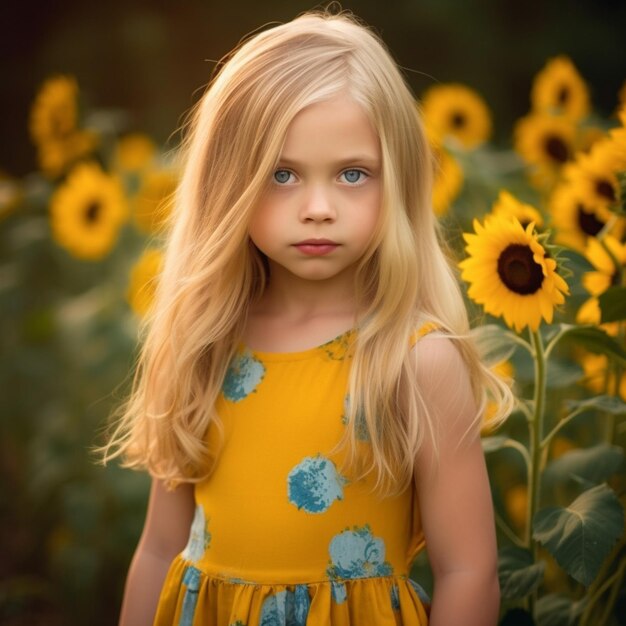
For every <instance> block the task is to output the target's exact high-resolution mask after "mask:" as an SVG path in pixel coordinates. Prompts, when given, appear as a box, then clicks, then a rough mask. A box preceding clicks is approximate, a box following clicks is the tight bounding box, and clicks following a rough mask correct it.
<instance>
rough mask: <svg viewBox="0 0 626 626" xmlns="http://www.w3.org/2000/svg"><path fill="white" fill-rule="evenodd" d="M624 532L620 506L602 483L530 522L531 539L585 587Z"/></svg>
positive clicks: (610, 491) (544, 512) (547, 509)
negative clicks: (540, 544) (567, 503)
mask: <svg viewBox="0 0 626 626" xmlns="http://www.w3.org/2000/svg"><path fill="white" fill-rule="evenodd" d="M623 528H624V510H623V508H622V505H621V503H620V501H619V500H618V499H617V497H616V496H615V493H613V490H612V489H610V488H609V487H608V486H607V485H606V484H605V483H603V484H602V485H598V486H597V487H593V488H592V489H589V490H587V491H585V492H583V493H582V494H581V495H580V496H578V498H576V499H575V500H574V501H573V502H572V503H571V504H570V505H569V506H568V507H567V508H563V507H558V506H553V507H548V508H545V509H542V510H541V511H538V512H537V513H536V514H535V517H534V518H533V538H534V539H535V540H537V541H539V542H540V543H542V544H543V545H544V546H545V548H546V549H547V550H548V551H549V552H550V554H552V556H553V557H554V558H555V559H556V561H557V563H558V564H559V565H560V566H561V567H562V568H563V569H564V570H565V571H566V572H567V573H568V574H569V575H570V576H572V578H575V579H576V580H577V581H578V582H580V583H582V584H583V585H585V586H586V587H588V586H589V585H590V584H591V583H592V582H593V580H594V578H595V577H596V576H597V574H598V571H599V570H600V566H601V565H602V562H603V561H604V559H605V558H606V556H607V555H608V553H609V552H610V550H611V547H612V546H613V544H615V542H616V541H617V540H618V539H619V538H620V536H621V534H622V531H623Z"/></svg>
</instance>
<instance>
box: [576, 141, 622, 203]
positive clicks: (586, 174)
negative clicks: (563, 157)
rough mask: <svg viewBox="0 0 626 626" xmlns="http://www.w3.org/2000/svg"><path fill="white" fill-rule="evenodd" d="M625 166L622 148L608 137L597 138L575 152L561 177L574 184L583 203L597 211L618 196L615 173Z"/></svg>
mask: <svg viewBox="0 0 626 626" xmlns="http://www.w3.org/2000/svg"><path fill="white" fill-rule="evenodd" d="M624 170H626V151H625V152H624V154H621V150H620V146H619V144H618V143H616V142H615V141H613V140H611V139H610V138H605V139H602V140H600V141H597V142H596V143H595V144H594V145H593V147H592V148H591V150H590V151H589V153H588V154H579V155H578V156H577V158H576V161H575V162H574V163H572V164H570V165H569V167H568V168H567V169H566V171H565V172H564V177H565V178H566V179H567V180H569V182H570V184H571V185H573V186H575V187H576V188H577V189H578V191H579V195H580V198H581V199H582V201H583V203H584V204H585V205H586V206H588V207H590V208H592V209H594V210H595V211H601V210H603V209H610V208H611V207H612V206H613V205H614V204H615V203H616V202H617V201H618V199H619V183H618V180H617V176H616V174H617V173H618V172H622V171H624Z"/></svg>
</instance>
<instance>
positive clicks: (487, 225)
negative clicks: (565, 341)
mask: <svg viewBox="0 0 626 626" xmlns="http://www.w3.org/2000/svg"><path fill="white" fill-rule="evenodd" d="M534 228H535V225H534V223H533V222H531V223H530V224H529V225H528V226H527V227H526V229H524V228H523V227H522V225H521V224H520V223H519V220H517V219H516V218H509V217H502V216H500V215H489V216H487V218H486V219H485V222H484V225H481V224H480V223H479V222H478V220H476V219H475V220H474V230H475V232H476V234H472V233H469V234H468V233H464V234H463V238H464V239H465V241H466V242H467V244H468V245H467V246H466V250H467V252H468V254H469V257H468V258H467V259H464V260H463V261H461V262H460V263H459V267H461V269H462V270H463V271H462V274H461V276H462V278H463V279H464V280H466V281H467V282H469V283H471V284H470V287H469V289H468V295H469V297H470V298H472V300H474V301H475V302H477V303H478V304H482V305H483V306H484V308H485V311H486V312H487V313H490V314H492V315H494V316H502V317H504V321H505V322H506V323H507V325H509V326H511V327H514V328H515V329H516V330H517V332H520V331H521V330H522V329H523V328H524V327H526V326H528V327H529V328H530V329H531V330H533V331H536V330H537V329H538V328H539V324H540V323H541V318H542V317H543V318H544V319H545V320H546V321H547V322H551V321H552V315H553V312H554V307H555V306H557V305H559V304H562V303H563V302H564V301H565V298H564V295H563V294H567V293H569V290H568V287H567V283H566V282H565V281H564V280H563V279H562V278H561V277H560V276H559V275H558V274H557V272H556V269H557V267H556V261H555V260H554V259H552V258H550V257H548V255H547V253H546V250H545V249H544V248H543V246H542V245H541V243H540V242H539V239H538V235H537V233H535V232H534Z"/></svg>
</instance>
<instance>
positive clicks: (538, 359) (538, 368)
mask: <svg viewBox="0 0 626 626" xmlns="http://www.w3.org/2000/svg"><path fill="white" fill-rule="evenodd" d="M529 334H530V340H531V344H532V346H533V355H534V362H535V388H534V394H533V407H534V415H533V419H532V421H529V423H528V427H529V430H530V433H529V434H530V446H529V452H530V460H531V463H530V467H529V472H528V504H527V516H526V538H525V539H526V546H527V547H528V549H529V550H530V552H531V554H532V562H533V563H536V562H537V561H538V556H539V545H538V543H537V542H536V541H535V540H534V539H533V536H532V521H533V518H534V517H535V513H536V512H537V509H538V506H539V491H540V479H541V465H542V461H543V459H542V457H543V454H542V445H541V443H542V441H541V438H542V436H543V418H544V402H545V395H546V362H545V355H544V349H543V340H542V339H541V334H540V333H539V330H533V331H531V330H529ZM536 604H537V590H536V589H535V590H534V591H533V592H532V593H531V594H530V596H529V598H528V608H529V612H530V614H531V615H532V616H533V618H534V616H535V607H536Z"/></svg>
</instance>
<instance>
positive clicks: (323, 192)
mask: <svg viewBox="0 0 626 626" xmlns="http://www.w3.org/2000/svg"><path fill="white" fill-rule="evenodd" d="M300 215H301V219H303V220H304V221H307V220H312V221H326V220H330V221H332V220H335V219H336V217H337V214H336V211H335V206H334V202H333V199H332V197H331V193H330V191H329V190H327V189H325V188H324V187H322V186H321V185H317V186H315V187H313V188H312V189H311V190H310V191H309V193H308V194H307V195H306V197H305V198H304V202H303V204H302V209H301V213H300Z"/></svg>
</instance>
